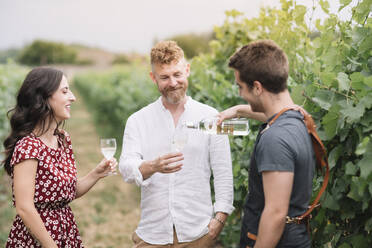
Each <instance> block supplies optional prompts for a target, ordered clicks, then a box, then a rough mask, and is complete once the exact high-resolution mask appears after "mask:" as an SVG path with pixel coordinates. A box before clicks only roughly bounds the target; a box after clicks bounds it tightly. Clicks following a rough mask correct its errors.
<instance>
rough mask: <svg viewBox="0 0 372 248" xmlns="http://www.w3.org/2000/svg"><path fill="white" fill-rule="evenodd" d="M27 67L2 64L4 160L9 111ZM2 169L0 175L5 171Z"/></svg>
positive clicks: (0, 96)
mask: <svg viewBox="0 0 372 248" xmlns="http://www.w3.org/2000/svg"><path fill="white" fill-rule="evenodd" d="M26 73H27V69H26V68H25V67H20V66H18V65H16V64H13V63H8V64H4V65H0V116H1V118H0V160H3V158H4V157H3V154H2V152H3V151H4V147H3V142H4V139H5V138H6V136H8V135H9V131H10V126H9V120H8V118H7V117H6V116H7V112H8V111H9V110H10V109H11V108H12V107H14V105H15V100H16V99H15V96H16V93H17V91H18V89H19V87H20V86H21V84H22V82H23V79H24V78H25V76H26ZM3 171H4V170H3V169H2V168H1V169H0V175H2V173H3Z"/></svg>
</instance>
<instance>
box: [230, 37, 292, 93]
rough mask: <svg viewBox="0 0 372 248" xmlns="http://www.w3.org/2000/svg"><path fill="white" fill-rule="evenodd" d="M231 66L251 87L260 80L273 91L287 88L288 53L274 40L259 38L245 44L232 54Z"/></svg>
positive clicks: (276, 91)
mask: <svg viewBox="0 0 372 248" xmlns="http://www.w3.org/2000/svg"><path fill="white" fill-rule="evenodd" d="M229 67H231V68H233V69H235V70H237V71H238V72H239V76H240V80H242V81H243V82H244V83H246V84H247V85H248V87H250V88H252V87H253V82H254V81H259V82H260V83H261V84H262V86H263V87H264V88H265V89H266V90H268V91H269V92H272V93H279V92H282V91H284V90H285V89H287V79H288V70H289V66H288V59H287V55H286V54H285V53H284V52H283V50H282V49H281V48H280V47H279V46H278V45H277V44H276V43H275V42H274V41H272V40H259V41H255V42H251V43H249V44H248V45H245V46H243V47H242V48H241V49H240V50H239V51H237V52H236V53H235V54H234V55H233V56H231V58H230V61H229Z"/></svg>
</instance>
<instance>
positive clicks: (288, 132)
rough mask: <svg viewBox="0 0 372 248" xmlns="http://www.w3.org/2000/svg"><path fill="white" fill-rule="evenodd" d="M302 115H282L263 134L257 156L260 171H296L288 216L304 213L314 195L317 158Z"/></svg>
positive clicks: (257, 148) (289, 112) (291, 113)
mask: <svg viewBox="0 0 372 248" xmlns="http://www.w3.org/2000/svg"><path fill="white" fill-rule="evenodd" d="M302 119H303V116H302V115H301V114H300V113H299V112H297V111H288V112H285V113H284V114H283V115H281V116H280V117H279V118H278V119H277V120H276V121H275V122H274V123H273V125H272V126H271V127H270V128H268V129H267V130H266V131H264V132H263V133H262V136H261V138H260V141H259V142H258V144H257V147H256V151H255V157H256V164H257V170H258V173H259V174H261V173H262V172H264V171H290V172H293V173H295V174H294V181H293V188H292V195H291V198H290V204H289V212H288V215H289V216H291V217H294V216H299V215H301V214H303V213H304V212H305V211H306V209H307V207H308V205H309V200H310V198H311V193H312V180H313V175H314V168H315V157H314V152H313V147H312V142H311V138H310V135H309V133H308V131H307V129H306V126H305V124H304V122H303V121H302Z"/></svg>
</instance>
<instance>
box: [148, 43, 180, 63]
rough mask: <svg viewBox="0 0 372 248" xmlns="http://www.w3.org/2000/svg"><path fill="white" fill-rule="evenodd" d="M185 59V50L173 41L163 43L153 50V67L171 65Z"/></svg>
mask: <svg viewBox="0 0 372 248" xmlns="http://www.w3.org/2000/svg"><path fill="white" fill-rule="evenodd" d="M183 58H184V53H183V50H182V49H181V48H180V47H179V46H178V45H177V43H176V42H175V41H172V40H167V41H161V42H159V43H157V44H156V45H155V46H154V47H153V48H152V49H151V65H154V64H171V63H172V62H178V61H180V60H181V59H183Z"/></svg>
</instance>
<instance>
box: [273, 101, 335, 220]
mask: <svg viewBox="0 0 372 248" xmlns="http://www.w3.org/2000/svg"><path fill="white" fill-rule="evenodd" d="M288 110H296V111H299V112H300V113H301V114H302V115H303V116H304V122H305V125H306V128H307V131H308V132H309V135H310V137H311V141H312V143H313V149H314V152H315V157H316V164H317V167H318V169H319V170H321V171H323V169H324V168H325V174H324V180H323V184H322V187H321V188H320V190H319V192H318V195H317V196H316V198H315V200H314V202H313V203H312V204H311V205H310V206H309V208H308V210H307V211H306V212H305V213H304V214H302V215H301V216H298V217H295V219H296V220H297V221H301V220H303V219H304V218H306V217H308V216H309V215H310V213H311V212H312V211H313V210H314V208H315V207H317V206H319V204H318V203H319V200H320V197H321V196H322V194H323V193H324V191H325V189H326V187H327V184H328V180H329V165H328V158H327V151H326V149H325V147H324V145H323V143H322V141H321V140H320V138H319V136H318V134H317V132H316V125H315V122H314V120H313V118H312V117H311V115H310V114H309V113H307V112H306V111H305V110H304V109H303V108H302V107H300V106H298V105H294V106H290V107H286V108H284V109H282V110H281V111H280V112H279V113H278V114H277V115H276V116H275V117H274V118H273V119H272V120H271V121H270V122H269V123H268V125H269V126H271V125H272V124H273V123H274V121H275V120H276V119H278V117H279V116H280V115H282V114H283V113H284V112H286V111H288Z"/></svg>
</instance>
